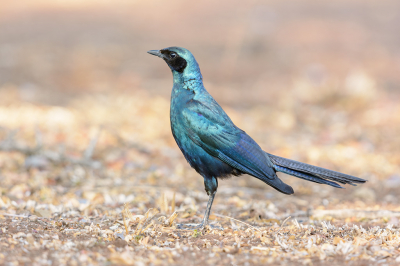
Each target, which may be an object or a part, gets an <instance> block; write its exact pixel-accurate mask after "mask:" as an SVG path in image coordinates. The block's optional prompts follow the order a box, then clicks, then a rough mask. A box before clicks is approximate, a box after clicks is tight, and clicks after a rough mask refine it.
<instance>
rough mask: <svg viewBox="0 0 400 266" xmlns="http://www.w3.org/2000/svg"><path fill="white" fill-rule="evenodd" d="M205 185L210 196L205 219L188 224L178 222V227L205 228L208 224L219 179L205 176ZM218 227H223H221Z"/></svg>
mask: <svg viewBox="0 0 400 266" xmlns="http://www.w3.org/2000/svg"><path fill="white" fill-rule="evenodd" d="M204 186H205V189H206V192H207V194H208V196H209V198H208V203H207V208H206V212H205V213H204V217H203V221H202V222H201V224H187V225H183V224H178V225H177V227H178V229H203V228H204V227H205V226H206V225H208V217H209V216H210V213H211V206H212V204H213V201H214V197H215V194H216V193H217V188H218V181H217V179H216V178H214V177H213V178H210V179H209V178H204ZM216 228H217V229H221V228H220V227H216Z"/></svg>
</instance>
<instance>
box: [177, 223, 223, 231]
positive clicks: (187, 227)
mask: <svg viewBox="0 0 400 266" xmlns="http://www.w3.org/2000/svg"><path fill="white" fill-rule="evenodd" d="M207 227H209V228H210V229H212V230H214V229H216V230H224V228H222V226H219V225H213V224H204V223H200V224H177V225H176V228H177V229H181V230H198V231H203V230H204V229H206V228H207Z"/></svg>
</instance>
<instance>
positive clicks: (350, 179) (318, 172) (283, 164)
mask: <svg viewBox="0 0 400 266" xmlns="http://www.w3.org/2000/svg"><path fill="white" fill-rule="evenodd" d="M266 155H267V156H268V157H269V158H270V159H271V161H272V163H273V164H274V168H275V170H276V171H278V172H282V173H286V174H289V175H293V176H296V177H299V178H302V179H305V180H308V181H311V182H316V183H320V184H327V185H330V186H333V187H339V188H341V186H340V185H338V184H337V183H335V182H338V183H341V184H350V185H353V186H355V184H354V183H365V182H366V180H364V179H361V178H358V177H355V176H351V175H346V174H342V173H339V172H336V171H332V170H328V169H325V168H321V167H318V166H313V165H310V164H306V163H301V162H297V161H293V160H289V159H286V158H283V157H279V156H276V155H272V154H269V153H266ZM328 180H331V181H334V182H331V181H328Z"/></svg>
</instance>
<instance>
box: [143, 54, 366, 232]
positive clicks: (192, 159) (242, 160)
mask: <svg viewBox="0 0 400 266" xmlns="http://www.w3.org/2000/svg"><path fill="white" fill-rule="evenodd" d="M149 53H150V54H153V55H156V56H158V57H161V58H163V59H164V60H165V61H166V63H167V64H168V66H169V67H170V68H171V70H172V74H173V80H174V85H173V88H172V94H171V109H170V118H171V129H172V134H173V136H174V138H175V141H176V143H177V144H178V146H179V148H180V149H181V151H182V153H183V155H184V156H185V158H186V160H187V161H188V162H189V164H190V165H191V166H192V167H193V168H194V169H195V170H196V171H197V172H198V173H199V174H200V175H202V176H203V178H204V185H205V189H206V192H207V194H208V195H209V196H210V199H209V202H208V205H207V210H206V214H205V216H204V219H203V223H202V224H201V226H204V225H205V224H207V223H208V215H209V213H210V209H211V205H212V202H213V199H214V196H215V193H216V191H217V187H218V178H224V177H229V176H231V175H241V174H249V175H252V176H254V177H256V178H258V179H260V180H262V181H264V182H265V183H267V184H268V185H270V186H272V187H273V188H275V189H276V190H278V191H280V192H282V193H285V194H293V193H294V191H293V189H292V188H291V187H290V186H288V185H286V184H285V183H283V182H282V181H281V180H280V179H279V178H278V176H277V175H276V172H277V171H278V172H284V173H286V174H289V175H293V176H296V177H299V178H302V179H305V180H308V181H312V182H316V183H321V184H327V185H331V186H334V187H341V186H340V185H338V184H337V183H335V182H332V181H336V182H339V183H342V184H347V183H348V184H352V183H363V182H365V180H363V179H359V178H357V177H353V176H349V175H344V174H341V173H338V172H334V171H330V170H327V169H323V168H319V167H315V166H312V165H308V164H303V163H300V162H296V161H292V160H288V159H285V158H282V157H278V156H274V155H271V154H268V153H266V152H264V151H263V150H262V149H261V147H260V146H259V145H258V144H257V143H256V142H255V141H254V140H253V139H252V138H251V137H250V136H249V135H247V134H246V132H244V131H243V130H241V129H240V128H238V127H236V126H235V124H233V122H232V121H231V119H230V118H229V116H228V115H227V114H226V113H225V112H224V110H223V109H222V108H221V106H220V105H219V104H218V103H217V102H216V101H215V100H214V98H213V97H212V96H211V95H210V94H209V93H208V92H207V91H206V89H205V88H204V86H203V80H202V75H201V72H200V68H199V65H198V64H197V62H196V59H195V58H194V57H193V55H192V54H191V53H190V52H189V51H188V50H186V49H184V48H179V47H169V48H165V49H162V50H160V51H158V50H152V51H149ZM327 179H328V180H331V181H328V180H327Z"/></svg>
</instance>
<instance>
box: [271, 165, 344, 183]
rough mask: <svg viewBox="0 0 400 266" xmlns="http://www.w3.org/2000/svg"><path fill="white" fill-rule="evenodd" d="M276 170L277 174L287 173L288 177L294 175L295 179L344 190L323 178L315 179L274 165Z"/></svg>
mask: <svg viewBox="0 0 400 266" xmlns="http://www.w3.org/2000/svg"><path fill="white" fill-rule="evenodd" d="M274 169H275V170H276V171H277V172H281V173H285V174H288V175H292V176H295V177H298V178H301V179H304V180H307V181H311V182H314V183H319V184H326V185H330V186H332V187H337V188H343V187H342V186H340V185H339V184H337V183H335V182H332V181H328V180H324V179H322V178H319V177H315V176H312V175H309V174H305V173H302V172H297V171H294V170H291V169H289V168H286V167H283V166H279V165H274Z"/></svg>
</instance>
